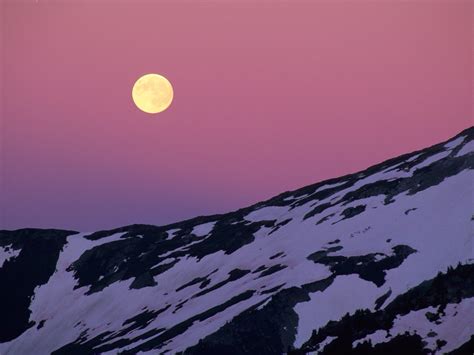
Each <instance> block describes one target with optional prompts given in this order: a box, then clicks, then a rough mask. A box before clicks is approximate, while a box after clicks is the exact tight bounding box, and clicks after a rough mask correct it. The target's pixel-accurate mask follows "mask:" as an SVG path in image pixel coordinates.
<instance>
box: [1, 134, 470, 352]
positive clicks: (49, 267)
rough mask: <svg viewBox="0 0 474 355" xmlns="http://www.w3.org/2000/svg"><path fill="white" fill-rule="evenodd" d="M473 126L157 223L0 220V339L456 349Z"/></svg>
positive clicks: (106, 346) (13, 347) (44, 343)
mask: <svg viewBox="0 0 474 355" xmlns="http://www.w3.org/2000/svg"><path fill="white" fill-rule="evenodd" d="M473 141H474V128H473V127H471V128H469V129H467V130H465V131H463V132H461V133H460V134H459V135H457V136H456V137H454V138H452V139H450V140H449V141H447V142H443V143H440V144H437V145H435V146H432V147H429V148H427V149H424V150H421V151H418V152H414V153H410V154H406V155H403V156H401V157H398V158H395V159H391V160H388V161H386V162H384V163H381V164H379V165H376V166H373V167H371V168H369V169H367V170H365V171H362V172H359V173H356V174H351V175H347V176H343V177H340V178H336V179H331V180H327V181H323V182H320V183H317V184H314V185H311V186H307V187H304V188H302V189H299V190H296V191H291V192H285V193H283V194H281V195H279V196H276V197H274V198H272V199H270V200H268V201H264V202H261V203H258V204H256V205H253V206H250V207H247V208H243V209H241V210H238V211H235V212H231V213H228V214H224V215H215V216H207V217H198V218H194V219H191V220H187V221H183V222H180V223H174V224H172V225H168V226H150V225H132V226H126V227H122V228H118V229H115V230H110V231H100V232H96V233H92V234H90V233H77V232H73V231H60V230H35V229H23V230H17V231H1V232H0V286H1V287H2V290H6V291H5V292H2V293H1V295H0V314H2V317H1V318H0V353H1V354H49V353H54V354H96V353H110V354H115V353H119V352H120V353H123V354H134V353H138V352H143V353H147V352H148V353H151V354H157V353H176V352H185V353H187V354H214V353H216V354H223V353H225V354H256V353H258V354H279V353H283V352H288V351H289V352H290V353H295V354H299V353H308V352H319V353H324V354H341V353H348V354H349V353H353V354H390V353H394V354H398V353H400V352H401V351H404V350H406V349H410V351H411V353H413V354H417V353H419V354H424V353H429V352H434V353H449V352H453V353H457V354H462V353H472V348H473V346H474V345H473V342H474V340H473V339H474V338H473V337H472V336H473V335H474V315H473V314H472V311H470V310H471V309H472V308H473V307H474V285H473V284H474V249H473V244H472V240H473V236H474V235H473V229H472V220H473V178H474V172H473V169H474V142H473Z"/></svg>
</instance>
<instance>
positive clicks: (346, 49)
mask: <svg viewBox="0 0 474 355" xmlns="http://www.w3.org/2000/svg"><path fill="white" fill-rule="evenodd" d="M472 14H473V2H472V1H457V0H453V1H381V2H375V1H373V2H372V1H362V0H361V1H356V0H354V1H335V2H329V1H318V0H315V1H288V2H270V1H246V0H243V1H237V0H226V1H205V2H204V1H182V0H174V1H171V0H170V1H165V0H162V1H154V2H152V1H140V0H139V1H132V0H129V1H116V2H112V1H106V0H97V1H92V0H89V1H88V0H82V1H80V0H76V1H66V0H63V1H51V0H50V1H47V0H38V1H37V2H36V1H35V0H31V1H26V0H5V1H0V16H1V18H0V23H1V35H2V36H1V42H0V45H1V47H0V49H1V53H0V54H1V55H0V60H1V62H0V66H1V67H0V69H1V70H2V76H3V77H2V81H1V82H2V96H1V97H2V101H1V102H0V105H1V107H0V108H1V120H2V122H1V124H2V125H1V126H0V128H1V131H0V142H1V153H2V155H1V166H0V169H1V190H0V216H1V220H0V228H8V229H14V228H22V227H55V228H71V229H76V230H82V231H92V230H95V229H105V228H112V227H118V226H121V225H125V224H131V223H150V224H165V223H170V222H174V221H177V220H181V219H184V218H189V217H193V216H196V215H203V214H211V213H221V212H227V211H229V210H232V209H236V208H239V207H243V206H245V205H248V204H251V203H254V202H257V201H259V200H262V199H265V198H269V197H271V196H272V195H275V194H278V193H280V192H283V191H286V190H289V189H295V188H298V187H302V186H304V185H308V184H311V183H314V182H317V181H319V180H322V179H326V178H331V177H335V176H338V175H342V174H346V173H350V172H354V171H357V170H361V169H364V168H366V167H368V166H369V165H372V164H374V163H377V162H380V161H382V160H384V159H387V158H390V157H393V156H396V155H400V154H402V153H406V152H410V151H413V150H416V149H420V148H423V147H425V146H427V145H431V144H433V143H436V142H438V141H440V140H444V139H447V138H449V137H451V136H453V135H455V134H456V133H458V132H459V131H461V130H462V129H464V128H466V127H468V126H470V125H472V118H473V107H472V100H473V87H472V69H473V68H472V63H473V58H472V56H473V52H472V51H473V42H472V28H471V24H472V22H473V15H472ZM149 72H156V73H159V74H162V75H164V76H166V77H167V78H168V79H169V80H170V81H171V83H172V84H173V87H174V93H175V97H174V101H173V103H172V105H171V107H170V108H169V109H168V110H167V111H165V112H163V113H161V114H157V115H154V116H151V115H147V114H145V113H143V112H141V111H139V110H138V109H137V108H136V107H135V106H134V104H133V102H132V101H131V88H132V86H133V83H134V81H135V80H136V79H137V78H138V77H139V76H141V75H142V74H145V73H149Z"/></svg>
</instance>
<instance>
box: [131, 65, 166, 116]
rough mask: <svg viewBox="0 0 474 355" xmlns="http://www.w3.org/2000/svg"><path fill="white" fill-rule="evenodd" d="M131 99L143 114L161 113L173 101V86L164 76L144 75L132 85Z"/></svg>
mask: <svg viewBox="0 0 474 355" xmlns="http://www.w3.org/2000/svg"><path fill="white" fill-rule="evenodd" d="M132 98H133V102H134V103H135V105H137V107H138V108H139V109H140V110H142V111H143V112H146V113H159V112H163V111H164V110H166V109H167V108H168V107H169V105H171V101H173V86H171V83H170V82H169V81H168V79H166V78H165V77H164V76H161V75H158V74H145V75H143V76H142V77H140V78H139V79H138V80H137V81H136V82H135V85H133V89H132Z"/></svg>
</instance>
